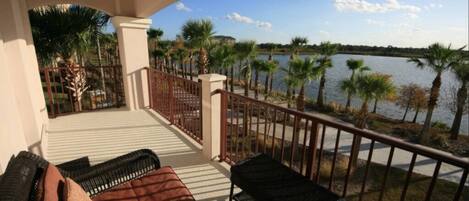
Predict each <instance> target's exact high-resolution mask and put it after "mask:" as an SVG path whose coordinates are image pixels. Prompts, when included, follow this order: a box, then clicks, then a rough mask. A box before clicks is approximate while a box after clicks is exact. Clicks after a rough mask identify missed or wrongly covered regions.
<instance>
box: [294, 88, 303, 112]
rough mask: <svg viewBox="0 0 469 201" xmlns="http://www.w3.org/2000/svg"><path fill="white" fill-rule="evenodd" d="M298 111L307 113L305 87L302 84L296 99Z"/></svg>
mask: <svg viewBox="0 0 469 201" xmlns="http://www.w3.org/2000/svg"><path fill="white" fill-rule="evenodd" d="M296 109H297V110H298V111H301V112H304V111H305V85H304V84H302V85H301V88H300V91H299V92H298V97H297V98H296Z"/></svg>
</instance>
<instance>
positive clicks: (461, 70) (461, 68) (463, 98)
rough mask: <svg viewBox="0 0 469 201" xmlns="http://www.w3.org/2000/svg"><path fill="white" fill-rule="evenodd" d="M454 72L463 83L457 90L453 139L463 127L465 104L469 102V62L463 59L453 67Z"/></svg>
mask: <svg viewBox="0 0 469 201" xmlns="http://www.w3.org/2000/svg"><path fill="white" fill-rule="evenodd" d="M453 71H454V74H455V75H456V77H457V78H458V80H459V82H460V83H461V87H460V88H459V89H458V92H457V95H456V96H457V98H456V99H457V101H456V108H457V109H456V114H455V115H454V120H453V124H452V126H451V130H450V133H451V136H450V138H451V139H454V140H456V139H458V134H459V128H460V127H461V121H462V116H463V114H464V106H465V105H466V104H467V93H468V92H467V91H468V90H467V84H468V83H469V63H468V62H467V61H461V62H460V63H459V64H457V65H455V66H454V67H453Z"/></svg>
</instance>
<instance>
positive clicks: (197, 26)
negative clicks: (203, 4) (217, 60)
mask: <svg viewBox="0 0 469 201" xmlns="http://www.w3.org/2000/svg"><path fill="white" fill-rule="evenodd" d="M214 34H215V32H214V31H213V24H212V22H211V21H210V20H189V21H187V22H186V23H185V24H184V25H183V26H182V37H183V38H184V39H185V40H187V41H188V42H189V43H190V44H191V46H193V47H196V48H199V58H198V61H197V62H198V67H199V74H204V73H206V67H207V65H208V53H207V50H206V49H205V47H206V46H207V45H208V44H209V43H210V42H211V39H212V36H213V35H214Z"/></svg>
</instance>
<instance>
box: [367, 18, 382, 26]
mask: <svg viewBox="0 0 469 201" xmlns="http://www.w3.org/2000/svg"><path fill="white" fill-rule="evenodd" d="M366 23H367V24H369V25H376V26H380V27H384V26H385V25H386V23H385V22H383V21H378V20H372V19H366Z"/></svg>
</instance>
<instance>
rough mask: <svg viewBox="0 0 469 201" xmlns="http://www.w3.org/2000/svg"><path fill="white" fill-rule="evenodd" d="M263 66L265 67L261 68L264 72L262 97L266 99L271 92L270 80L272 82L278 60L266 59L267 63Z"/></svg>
mask: <svg viewBox="0 0 469 201" xmlns="http://www.w3.org/2000/svg"><path fill="white" fill-rule="evenodd" d="M264 67H265V68H263V69H261V71H262V72H264V73H265V81H264V94H265V96H264V99H265V100H267V97H268V96H269V95H270V94H269V93H270V92H272V82H273V77H274V73H275V71H277V69H278V61H276V60H272V61H267V64H266V65H265V66H264ZM269 89H270V90H269Z"/></svg>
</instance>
